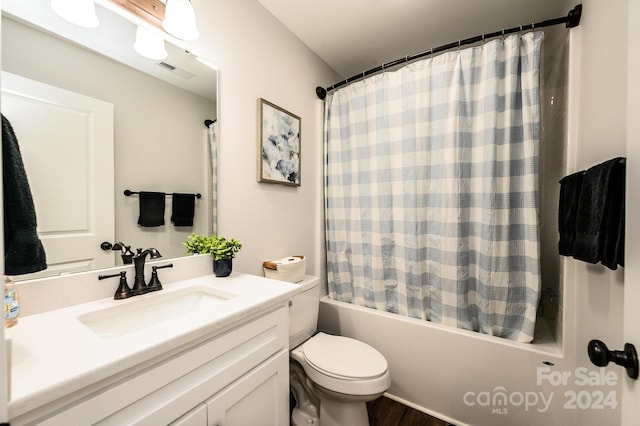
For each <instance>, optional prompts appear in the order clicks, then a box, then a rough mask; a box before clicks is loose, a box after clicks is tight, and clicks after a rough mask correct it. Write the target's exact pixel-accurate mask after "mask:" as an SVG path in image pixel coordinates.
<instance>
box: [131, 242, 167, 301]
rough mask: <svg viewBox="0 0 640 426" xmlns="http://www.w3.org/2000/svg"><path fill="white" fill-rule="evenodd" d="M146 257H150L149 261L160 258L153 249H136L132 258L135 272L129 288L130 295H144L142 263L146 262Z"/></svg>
mask: <svg viewBox="0 0 640 426" xmlns="http://www.w3.org/2000/svg"><path fill="white" fill-rule="evenodd" d="M147 255H151V259H157V258H159V257H162V255H161V254H160V252H159V251H158V250H156V249H154V248H148V249H146V250H144V251H143V250H142V249H137V253H136V255H135V256H133V265H134V267H135V270H136V277H135V279H134V282H133V287H132V288H131V295H132V296H137V295H138V294H143V293H146V291H147V284H146V283H145V282H144V262H145V261H146V260H147Z"/></svg>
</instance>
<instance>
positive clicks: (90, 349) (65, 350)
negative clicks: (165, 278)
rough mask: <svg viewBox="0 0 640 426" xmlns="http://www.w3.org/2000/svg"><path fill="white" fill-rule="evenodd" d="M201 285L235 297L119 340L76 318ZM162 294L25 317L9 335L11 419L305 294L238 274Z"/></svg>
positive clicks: (193, 282)
mask: <svg viewBox="0 0 640 426" xmlns="http://www.w3.org/2000/svg"><path fill="white" fill-rule="evenodd" d="M198 285H204V286H207V287H210V288H213V289H217V290H219V291H220V292H224V293H231V294H233V295H235V296H234V297H231V298H230V299H228V300H225V301H223V302H220V303H217V304H215V305H214V307H213V308H212V309H211V312H210V314H209V313H207V315H195V314H193V315H192V314H184V315H181V316H178V317H176V318H163V319H162V320H160V321H159V322H158V324H155V325H151V326H148V327H146V328H143V329H141V330H138V331H132V332H130V333H126V334H123V335H119V336H101V335H99V334H96V333H95V332H93V331H92V330H90V329H89V328H88V327H87V326H85V325H84V324H82V323H81V322H80V321H79V320H78V319H77V317H78V316H79V315H82V314H83V313H87V312H93V311H96V310H99V309H104V308H106V307H110V306H115V305H124V304H127V303H135V302H136V301H137V300H142V299H143V298H150V297H154V295H158V294H161V293H162V294H163V295H165V296H163V297H166V295H167V294H170V293H172V292H176V291H180V290H181V289H185V288H187V287H190V286H198ZM163 287H164V289H163V290H161V291H160V292H154V293H148V294H145V295H141V296H135V297H132V298H130V299H126V300H113V299H112V298H109V299H101V300H96V301H91V302H87V303H83V304H78V305H73V306H69V307H65V308H62V309H56V310H50V311H47V312H42V313H39V314H36V315H31V316H27V317H24V318H20V319H19V321H18V324H17V325H16V326H14V327H12V328H10V329H8V330H6V335H7V338H9V339H11V346H12V352H11V357H12V361H11V399H10V401H9V415H10V418H12V417H16V416H19V415H22V414H24V413H26V412H28V411H30V410H32V409H34V408H37V407H40V406H43V405H45V404H48V403H50V402H53V401H55V400H56V399H58V398H60V397H62V396H64V395H68V394H71V393H73V392H75V391H78V390H80V389H82V388H84V387H86V386H88V385H91V384H93V383H96V382H98V381H101V380H105V379H107V378H109V377H111V376H113V375H116V374H118V373H122V372H123V371H126V370H127V369H130V368H133V367H135V366H137V365H139V364H141V363H143V362H145V361H148V360H150V359H152V358H155V357H158V356H162V355H164V354H167V353H169V352H171V351H172V350H175V349H177V348H179V347H181V346H184V345H188V344H189V343H190V342H193V341H195V340H197V339H199V338H201V337H204V336H206V335H213V334H214V333H216V332H217V331H223V330H226V329H229V328H230V327H232V326H233V325H234V324H239V323H240V322H243V320H247V319H249V318H250V317H253V316H255V315H257V314H259V313H260V312H264V311H268V310H270V309H272V308H274V307H276V306H277V305H278V304H281V303H284V302H285V301H286V300H288V299H289V298H291V297H293V296H294V295H296V294H298V293H300V292H301V291H302V287H301V286H299V285H296V284H291V283H287V282H283V281H277V280H272V279H267V278H263V277H258V276H254V275H247V274H238V273H233V274H232V275H231V276H229V277H226V278H216V277H215V276H213V275H204V276H201V277H197V278H192V279H188V280H185V281H179V282H175V283H173V284H163ZM131 326H132V327H135V324H132V325H131Z"/></svg>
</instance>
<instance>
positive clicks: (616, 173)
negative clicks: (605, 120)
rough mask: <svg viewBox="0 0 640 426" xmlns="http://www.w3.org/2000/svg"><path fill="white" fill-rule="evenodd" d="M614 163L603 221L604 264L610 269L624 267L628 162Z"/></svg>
mask: <svg viewBox="0 0 640 426" xmlns="http://www.w3.org/2000/svg"><path fill="white" fill-rule="evenodd" d="M616 160H618V161H615V162H614V163H613V166H612V169H611V175H610V178H609V193H608V196H607V199H606V204H605V217H604V221H603V225H602V227H603V231H604V242H603V244H602V256H601V257H602V260H601V261H602V264H603V265H604V266H606V267H608V268H609V269H616V268H617V267H618V265H620V266H624V233H625V230H624V209H625V183H626V179H625V175H626V161H625V160H624V159H621V158H618V159H616Z"/></svg>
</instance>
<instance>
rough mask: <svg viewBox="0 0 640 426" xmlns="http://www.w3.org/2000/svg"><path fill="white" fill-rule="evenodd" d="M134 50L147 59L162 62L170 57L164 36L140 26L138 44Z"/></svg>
mask: <svg viewBox="0 0 640 426" xmlns="http://www.w3.org/2000/svg"><path fill="white" fill-rule="evenodd" d="M133 48H134V49H135V51H136V52H138V53H139V54H141V55H142V56H144V57H145V58H149V59H153V60H162V59H165V58H166V57H167V56H169V54H168V53H167V49H166V48H165V46H164V39H163V38H162V36H161V35H160V34H156V33H154V32H152V31H151V30H149V29H147V28H145V27H143V26H140V25H138V28H137V29H136V42H135V43H134V44H133Z"/></svg>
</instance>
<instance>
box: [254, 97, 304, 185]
mask: <svg viewBox="0 0 640 426" xmlns="http://www.w3.org/2000/svg"><path fill="white" fill-rule="evenodd" d="M258 110H259V111H258V112H259V114H258V116H259V118H258V128H259V135H258V156H259V157H258V162H259V167H258V182H269V183H279V184H283V185H292V186H300V126H301V119H300V117H298V116H297V115H295V114H292V113H290V112H288V111H286V110H284V109H282V108H280V107H278V106H276V105H274V104H272V103H271V102H269V101H266V100H264V99H262V98H260V99H258Z"/></svg>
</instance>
